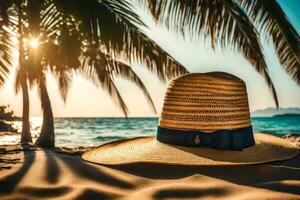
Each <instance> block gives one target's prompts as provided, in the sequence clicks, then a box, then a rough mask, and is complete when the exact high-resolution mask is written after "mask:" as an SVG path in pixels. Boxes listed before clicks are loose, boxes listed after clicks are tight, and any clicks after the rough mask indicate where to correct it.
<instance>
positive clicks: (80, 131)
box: [0, 116, 300, 147]
mask: <svg viewBox="0 0 300 200" xmlns="http://www.w3.org/2000/svg"><path fill="white" fill-rule="evenodd" d="M251 120H252V125H253V128H254V131H255V132H264V133H267V134H272V135H277V136H279V137H280V136H283V135H285V134H289V133H298V134H300V117H299V116H282V117H254V118H252V119H251ZM41 122H42V119H41V118H37V117H35V118H31V123H32V135H33V137H34V139H35V138H37V136H38V133H39V131H40V125H41ZM157 124H158V118H128V119H125V118H56V119H55V132H56V145H57V146H66V147H78V146H98V145H101V144H103V143H106V142H110V141H113V140H118V139H124V138H133V137H137V136H149V135H155V132H156V128H157ZM13 125H14V127H15V128H16V129H18V130H21V123H20V122H14V124H13ZM19 141H20V134H0V145H1V144H16V143H18V142H19Z"/></svg>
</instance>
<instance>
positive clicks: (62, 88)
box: [57, 70, 71, 103]
mask: <svg viewBox="0 0 300 200" xmlns="http://www.w3.org/2000/svg"><path fill="white" fill-rule="evenodd" d="M57 78H58V85H59V92H60V95H61V97H62V99H63V101H64V102H65V103H66V101H67V96H68V92H69V89H70V82H71V77H70V75H69V73H68V71H67V70H63V71H58V72H57Z"/></svg>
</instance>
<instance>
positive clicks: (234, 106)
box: [159, 72, 251, 133]
mask: <svg viewBox="0 0 300 200" xmlns="http://www.w3.org/2000/svg"><path fill="white" fill-rule="evenodd" d="M159 124H160V126H161V127H164V128H170V129H178V130H198V131H202V132H207V133H209V132H214V131H217V130H223V129H227V130H232V129H238V128H244V127H249V126H250V125H251V121H250V114H249V106H248V98H247V90H246V86H245V83H244V82H243V81H242V80H241V79H239V78H237V77H235V76H232V75H230V74H226V73H221V72H214V73H207V74H188V75H184V76H181V77H179V78H177V79H175V80H173V81H171V82H170V83H169V87H168V88H167V91H166V94H165V99H164V106H163V109H162V114H161V118H160V123H159Z"/></svg>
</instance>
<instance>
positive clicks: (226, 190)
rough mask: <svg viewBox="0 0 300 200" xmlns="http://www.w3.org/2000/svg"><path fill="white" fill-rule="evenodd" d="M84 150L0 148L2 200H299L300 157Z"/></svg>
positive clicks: (0, 195)
mask: <svg viewBox="0 0 300 200" xmlns="http://www.w3.org/2000/svg"><path fill="white" fill-rule="evenodd" d="M84 150H85V149H56V150H42V149H38V148H35V147H32V146H30V145H25V146H23V147H22V146H20V145H15V146H1V147H0V168H1V171H0V199H77V200H79V199H88V200H92V199H114V198H116V199H117V198H120V199H139V200H144V199H182V198H186V199H200V198H202V199H215V198H218V199H230V200H243V199H280V200H281V199H300V156H298V157H296V158H294V159H292V160H288V161H282V162H274V163H270V164H260V165H251V166H234V167H233V166H231V167H230V166H227V167H224V166H223V167H201V166H200V167H183V166H181V167H180V166H163V165H149V164H147V165H146V164H131V165H126V166H118V167H105V166H100V165H96V164H91V163H88V162H85V161H83V160H82V159H81V156H80V155H81V153H82V151H84Z"/></svg>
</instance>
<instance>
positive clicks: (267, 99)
mask: <svg viewBox="0 0 300 200" xmlns="http://www.w3.org/2000/svg"><path fill="white" fill-rule="evenodd" d="M278 2H279V3H280V5H281V6H282V8H283V9H284V11H285V12H286V14H287V16H288V18H289V20H290V21H291V22H292V24H293V25H294V27H295V28H296V29H297V31H298V33H300V12H299V11H300V1H299V0H279V1H278ZM141 13H142V17H143V18H144V19H145V20H146V21H147V20H148V21H147V24H148V26H149V28H150V30H148V31H147V34H148V35H149V36H150V37H151V38H152V39H154V40H155V41H156V42H157V43H158V44H159V45H161V46H162V47H163V48H164V49H165V50H166V51H167V52H168V53H170V54H171V55H172V56H173V57H174V58H176V59H177V60H178V61H179V62H181V63H182V64H183V65H184V66H185V67H186V68H187V69H188V70H189V71H190V72H203V73H204V72H209V71H224V72H229V73H232V74H234V75H236V76H238V77H240V78H242V79H243V80H244V81H245V82H246V85H247V92H248V98H249V103H250V111H254V110H257V109H263V108H267V107H274V106H275V104H274V101H273V99H272V95H271V93H270V90H269V89H268V87H267V85H266V84H265V82H264V80H263V78H262V77H261V76H260V75H259V74H258V73H257V72H256V71H255V70H254V68H253V67H252V66H251V64H250V63H249V62H248V61H247V60H246V59H245V58H243V56H242V55H241V54H240V53H238V52H233V51H232V50H230V49H222V50H220V49H217V50H216V51H212V50H211V49H210V48H209V46H207V45H205V44H202V43H200V42H195V41H192V40H185V39H183V38H182V37H181V36H179V35H177V34H176V33H175V32H172V31H168V30H166V29H165V28H163V27H157V26H156V25H155V24H154V23H153V22H151V20H149V19H150V18H149V16H148V15H147V13H146V12H141ZM145 13H146V14H145ZM263 47H264V49H265V52H264V53H265V57H266V62H267V64H268V67H269V72H270V76H271V78H272V80H273V82H274V84H275V87H276V89H277V93H278V97H279V103H280V107H300V87H299V86H298V85H297V84H296V83H295V82H294V81H293V80H292V79H291V78H290V77H289V76H288V75H287V73H286V72H285V71H284V70H283V69H282V67H281V65H280V63H279V61H278V59H277V57H276V55H275V52H274V49H273V46H272V44H270V43H269V42H267V41H264V42H263ZM132 67H133V69H134V70H135V71H136V73H137V74H138V75H139V76H140V78H141V79H142V80H143V82H144V84H145V85H146V87H147V89H148V91H149V92H150V95H151V96H152V98H153V101H154V104H155V106H156V108H157V110H158V113H153V112H152V111H151V107H150V106H149V105H148V104H147V101H146V99H145V98H144V96H143V93H142V92H141V91H140V90H139V89H138V88H137V87H136V86H135V85H133V84H131V83H130V82H128V81H126V80H120V79H117V80H116V84H117V86H118V88H119V89H120V92H121V95H122V96H123V98H124V99H125V102H126V103H127V105H128V108H129V116H130V117H144V116H145V117H152V116H159V113H160V111H161V108H162V103H163V97H164V92H165V89H166V87H167V83H163V82H161V81H159V80H158V78H157V77H156V76H155V75H153V74H151V73H150V72H149V71H148V70H147V69H146V67H145V66H142V65H140V64H139V63H135V64H134V65H133V66H132ZM13 81H14V80H13V77H12V76H11V77H10V78H9V80H8V82H7V84H6V85H5V86H3V87H2V88H0V104H2V105H3V104H4V105H7V104H9V105H10V107H11V109H12V110H14V111H15V113H16V114H17V115H19V116H20V115H21V113H22V96H21V95H20V94H18V95H15V93H14V90H13ZM47 83H48V85H47V86H48V91H49V94H50V98H51V102H52V107H53V112H54V116H55V117H119V116H122V112H121V111H120V109H119V108H118V107H117V106H115V105H114V103H113V101H112V100H111V98H110V97H109V95H108V94H106V93H105V92H104V91H103V90H102V89H101V88H97V87H96V86H94V85H93V84H92V83H91V82H88V81H86V80H85V79H84V78H82V77H80V76H78V75H76V74H75V75H74V78H73V81H72V86H71V88H70V91H69V95H68V99H67V102H66V103H64V102H63V101H62V99H61V98H60V95H59V92H58V85H57V82H56V79H55V77H53V76H51V75H50V74H49V75H48V76H47ZM30 115H31V116H41V105H40V100H39V97H38V95H37V90H36V88H35V87H33V88H32V89H31V92H30Z"/></svg>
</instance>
